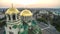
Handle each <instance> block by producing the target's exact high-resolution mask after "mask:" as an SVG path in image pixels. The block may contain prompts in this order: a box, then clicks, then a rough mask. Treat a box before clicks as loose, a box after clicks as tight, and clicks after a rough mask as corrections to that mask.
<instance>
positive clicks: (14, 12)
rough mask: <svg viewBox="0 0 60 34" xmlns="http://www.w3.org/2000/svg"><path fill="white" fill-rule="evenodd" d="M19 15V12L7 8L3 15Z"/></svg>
mask: <svg viewBox="0 0 60 34" xmlns="http://www.w3.org/2000/svg"><path fill="white" fill-rule="evenodd" d="M18 13H19V11H18V10H17V9H16V8H9V9H8V10H7V11H6V12H5V14H9V15H11V14H18Z"/></svg>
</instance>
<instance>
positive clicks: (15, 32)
mask: <svg viewBox="0 0 60 34" xmlns="http://www.w3.org/2000/svg"><path fill="white" fill-rule="evenodd" d="M9 27H11V29H9ZM5 31H6V34H9V32H13V33H14V34H18V31H19V29H18V28H16V29H14V28H12V25H8V26H7V27H5Z"/></svg>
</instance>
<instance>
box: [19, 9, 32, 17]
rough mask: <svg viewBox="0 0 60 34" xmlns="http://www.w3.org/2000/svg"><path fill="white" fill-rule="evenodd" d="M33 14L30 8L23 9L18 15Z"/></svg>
mask: <svg viewBox="0 0 60 34" xmlns="http://www.w3.org/2000/svg"><path fill="white" fill-rule="evenodd" d="M32 15H33V14H32V13H31V11H30V10H27V9H25V10H23V11H22V12H21V13H20V16H32Z"/></svg>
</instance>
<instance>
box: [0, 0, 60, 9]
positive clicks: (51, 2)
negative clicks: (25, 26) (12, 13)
mask: <svg viewBox="0 0 60 34" xmlns="http://www.w3.org/2000/svg"><path fill="white" fill-rule="evenodd" d="M12 3H13V6H14V7H16V8H60V0H0V8H8V7H11V4H12Z"/></svg>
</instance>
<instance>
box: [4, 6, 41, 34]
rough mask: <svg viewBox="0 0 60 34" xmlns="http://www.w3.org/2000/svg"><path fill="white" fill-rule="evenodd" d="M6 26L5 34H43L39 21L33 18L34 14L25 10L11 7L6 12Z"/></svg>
mask: <svg viewBox="0 0 60 34" xmlns="http://www.w3.org/2000/svg"><path fill="white" fill-rule="evenodd" d="M5 16H6V25H5V33H4V34H42V32H41V29H40V27H39V26H38V24H37V21H36V20H35V19H34V18H33V13H32V12H31V11H30V10H28V9H24V10H22V11H19V10H18V9H16V8H14V7H11V8H9V9H7V11H6V12H5Z"/></svg>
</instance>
